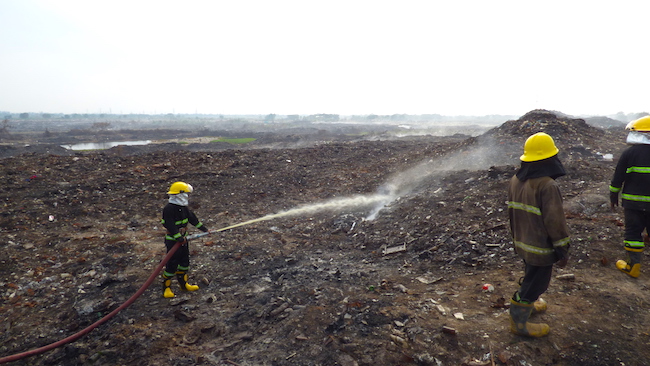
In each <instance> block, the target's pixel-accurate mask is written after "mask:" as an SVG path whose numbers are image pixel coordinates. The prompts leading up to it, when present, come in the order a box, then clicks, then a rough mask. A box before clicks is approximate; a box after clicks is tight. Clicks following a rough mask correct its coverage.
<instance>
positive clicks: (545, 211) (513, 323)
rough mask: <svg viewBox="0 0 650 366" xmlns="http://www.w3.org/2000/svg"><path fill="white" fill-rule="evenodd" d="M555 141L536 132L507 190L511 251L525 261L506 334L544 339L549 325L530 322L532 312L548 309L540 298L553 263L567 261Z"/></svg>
mask: <svg viewBox="0 0 650 366" xmlns="http://www.w3.org/2000/svg"><path fill="white" fill-rule="evenodd" d="M558 152H559V150H558V148H557V147H556V146H555V142H554V141H553V138H552V137H551V136H549V135H547V134H546V133H543V132H539V133H536V134H534V135H532V136H530V137H529V138H528V139H527V140H526V143H525V145H524V154H523V155H522V156H521V158H520V159H521V167H520V168H519V170H518V171H517V174H515V176H513V177H512V179H511V181H510V187H509V190H508V216H509V218H510V230H511V233H512V238H513V241H514V245H515V252H516V253H517V254H518V255H519V256H520V257H521V258H522V259H523V260H524V264H525V274H524V277H523V279H522V280H521V281H520V287H519V290H518V291H517V292H515V293H514V295H513V296H512V299H511V300H510V303H511V305H510V330H511V331H512V332H513V333H515V334H518V335H523V336H529V337H543V336H545V335H547V334H548V332H549V331H550V328H549V326H548V325H547V324H535V323H529V322H528V318H529V317H530V315H531V313H533V312H541V311H545V310H546V302H545V301H544V300H542V299H541V298H540V297H539V296H540V295H541V294H543V293H544V292H545V291H546V290H547V289H548V285H549V283H550V282H551V274H552V270H553V264H554V263H556V262H557V263H558V266H560V267H564V266H565V265H566V263H567V260H568V258H569V256H568V251H569V229H568V227H567V224H566V219H565V216H564V209H563V208H562V196H561V195H560V189H559V187H558V185H557V183H556V182H555V179H556V178H558V177H561V176H563V175H565V174H566V172H565V170H564V167H563V166H562V163H561V162H560V160H559V159H558V157H557V153H558Z"/></svg>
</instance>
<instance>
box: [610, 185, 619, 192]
mask: <svg viewBox="0 0 650 366" xmlns="http://www.w3.org/2000/svg"><path fill="white" fill-rule="evenodd" d="M609 191H610V192H614V193H618V192H620V191H621V188H616V187H614V186H609Z"/></svg>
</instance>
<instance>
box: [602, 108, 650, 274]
mask: <svg viewBox="0 0 650 366" xmlns="http://www.w3.org/2000/svg"><path fill="white" fill-rule="evenodd" d="M626 129H628V130H630V133H629V134H628V135H627V141H626V142H627V143H628V144H631V145H632V146H630V147H628V148H627V150H625V151H624V152H623V154H621V157H620V159H619V160H618V163H617V164H616V170H615V171H614V177H613V178H612V182H611V184H610V186H609V191H610V201H611V206H612V209H614V207H615V206H618V196H619V192H620V193H621V205H622V206H623V212H624V215H625V237H624V243H625V250H626V251H627V254H628V260H627V261H625V260H622V259H621V260H619V261H617V262H616V268H618V269H619V270H621V271H623V272H624V273H627V274H628V275H630V276H632V277H639V275H640V274H641V254H642V253H643V249H644V248H645V245H644V242H643V231H644V230H645V231H646V234H647V233H648V230H650V116H645V117H642V118H639V119H637V120H635V121H632V122H630V123H629V124H628V125H627V127H626ZM621 191H622V192H621Z"/></svg>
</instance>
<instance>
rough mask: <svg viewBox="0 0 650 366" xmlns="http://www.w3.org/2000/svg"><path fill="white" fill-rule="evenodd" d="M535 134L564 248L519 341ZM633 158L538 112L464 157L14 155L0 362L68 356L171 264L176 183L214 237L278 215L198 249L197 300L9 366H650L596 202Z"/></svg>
mask: <svg viewBox="0 0 650 366" xmlns="http://www.w3.org/2000/svg"><path fill="white" fill-rule="evenodd" d="M539 131H544V132H547V133H549V134H551V135H552V136H553V137H554V138H555V141H556V144H557V145H558V147H559V148H560V151H561V152H560V159H561V160H562V161H563V163H564V165H565V167H566V168H567V172H568V174H567V175H566V176H564V177H562V178H560V179H558V183H559V184H560V188H561V190H562V193H563V196H564V198H565V210H566V214H567V217H568V222H569V227H570V229H571V234H572V243H571V260H570V262H569V265H568V266H567V267H566V268H565V269H556V273H555V275H556V276H560V277H556V276H554V279H553V281H552V283H551V286H550V288H549V290H548V291H547V293H546V294H544V295H543V298H544V299H545V300H546V301H547V302H548V304H549V310H548V312H547V313H545V314H540V315H536V316H535V317H534V318H533V319H532V321H536V322H538V321H541V322H546V323H548V324H549V325H550V327H551V333H550V335H549V336H548V337H546V338H543V339H527V338H523V337H519V336H515V335H513V334H511V333H510V332H509V315H508V310H507V306H506V305H504V303H505V304H507V302H508V301H507V299H509V298H510V296H511V295H512V293H513V292H514V291H515V290H516V289H517V288H518V285H517V282H518V280H519V278H520V277H521V276H522V274H523V264H522V262H521V261H520V260H519V258H518V257H517V256H516V255H515V254H514V252H513V250H512V245H511V242H510V237H509V231H508V221H507V214H506V210H505V208H506V205H505V201H506V187H507V184H508V181H509V179H510V177H511V176H512V175H513V174H514V173H515V172H516V169H517V167H518V165H519V161H518V157H519V155H520V154H521V152H522V147H523V143H524V141H525V139H526V138H527V137H528V136H529V135H531V134H533V133H535V132H539ZM624 141H625V131H624V130H623V129H622V128H616V129H611V130H608V129H603V128H598V127H594V126H591V125H588V124H587V123H586V122H585V121H584V120H582V119H573V118H570V117H567V116H562V115H558V114H555V113H552V112H549V111H544V110H535V111H531V112H529V113H527V114H526V115H524V116H522V117H521V118H519V119H517V120H511V121H506V122H504V123H503V124H501V125H499V126H498V127H495V128H493V129H491V130H489V131H487V132H486V133H484V134H481V135H479V136H474V137H470V136H463V135H453V136H447V137H434V136H419V137H405V138H390V139H374V140H369V139H363V138H358V137H357V138H350V137H349V136H337V135H327V136H326V138H324V136H322V134H321V135H320V136H318V137H317V138H316V137H313V136H284V138H283V137H282V136H266V137H263V136H260V138H258V140H257V141H256V142H255V143H253V144H251V145H246V146H240V147H233V146H229V145H227V144H226V145H224V144H215V143H204V144H182V145H181V144H176V143H168V144H158V145H148V146H131V147H126V146H120V147H116V148H112V149H110V150H104V151H95V152H72V151H69V150H65V149H62V148H59V147H58V146H57V145H43V144H32V145H30V146H28V147H25V146H23V145H21V147H15V146H9V147H8V146H4V147H3V150H2V156H3V158H2V159H1V160H0V171H1V172H2V174H1V176H2V179H3V183H4V184H3V190H2V191H1V192H0V200H1V202H2V205H3V210H2V214H1V215H0V229H1V230H2V233H3V237H4V241H3V249H2V251H1V252H0V299H1V301H2V302H1V304H0V357H6V356H10V355H14V354H17V353H20V352H25V351H29V350H32V349H35V348H38V347H41V346H45V345H48V344H50V343H53V342H56V341H58V340H60V339H63V338H65V337H68V336H71V335H73V334H75V333H76V332H79V331H81V330H82V329H84V328H86V327H88V326H89V325H91V324H93V323H94V322H96V321H98V320H99V319H101V318H102V317H103V316H105V315H106V314H108V313H110V312H111V311H113V310H114V309H116V308H117V307H119V306H120V305H121V304H122V303H124V302H125V301H126V300H127V299H129V298H130V297H131V296H132V295H133V294H134V293H136V292H137V291H138V289H140V287H141V286H142V285H143V284H144V283H145V281H146V280H147V278H149V276H150V275H151V273H152V271H154V269H155V268H156V267H157V266H158V264H159V263H160V261H161V260H162V258H163V257H164V255H165V251H164V245H163V243H162V237H163V235H164V232H163V229H162V226H161V225H160V223H159V222H160V213H161V210H162V207H163V206H164V204H165V203H166V198H167V196H166V195H165V192H166V190H167V188H168V187H169V185H170V184H171V183H172V182H174V181H177V180H182V181H186V182H188V183H190V184H192V185H193V186H194V188H195V193H193V194H192V195H191V203H192V204H193V205H194V206H193V208H194V211H195V212H196V213H197V215H198V216H199V218H201V219H202V220H203V221H204V222H205V223H206V225H208V227H209V228H211V229H221V228H227V227H229V226H232V225H236V224H240V223H246V222H248V221H250V220H256V219H259V218H262V217H268V216H267V215H272V216H271V218H270V219H268V220H261V221H256V222H252V223H250V224H246V225H242V226H238V227H235V228H232V229H228V230H223V231H221V232H219V233H215V234H213V235H210V236H206V237H203V238H201V239H197V240H195V241H193V242H191V243H190V247H191V252H192V269H191V278H192V279H193V280H194V282H196V283H197V284H198V285H200V286H201V289H200V290H199V291H197V292H193V293H186V292H180V291H178V288H177V287H175V286H176V283H175V282H174V284H173V286H174V289H175V290H176V291H175V292H176V293H177V297H176V298H174V299H164V298H162V296H161V287H160V281H159V280H158V279H156V281H155V282H154V283H153V284H152V285H151V286H150V287H149V288H147V289H146V291H145V292H144V294H143V295H142V296H141V297H139V298H138V299H137V300H136V301H135V302H134V303H133V304H132V305H131V306H129V307H127V308H126V309H124V310H122V311H121V312H119V313H118V314H117V315H116V316H115V317H113V318H111V319H110V320H108V321H107V322H106V323H104V324H102V325H100V326H99V327H97V328H96V329H94V330H93V331H91V332H90V333H89V334H87V335H85V336H84V337H82V338H80V339H79V340H77V341H75V342H72V343H69V344H67V345H64V346H62V347H59V348H56V349H54V350H51V351H48V352H46V353H43V354H39V355H34V356H31V357H27V358H24V359H21V360H19V361H15V362H13V363H12V364H17V365H135V364H137V365H179V366H181V365H247V366H252V365H345V366H352V365H643V364H646V363H647V360H648V359H650V348H649V347H648V343H650V334H649V331H648V327H649V325H650V318H649V317H650V315H648V314H649V312H648V309H649V308H650V295H649V293H648V285H649V284H650V282H649V280H648V275H647V274H645V273H642V275H641V276H640V277H639V278H638V279H633V278H629V277H627V276H625V275H624V274H622V273H620V272H618V270H617V269H616V268H615V266H614V262H615V261H616V259H619V258H621V257H622V255H623V248H622V239H623V226H622V225H623V213H622V211H621V209H620V208H619V211H616V212H612V211H611V210H610V209H609V201H608V189H607V187H608V184H609V180H610V178H611V175H612V174H613V170H614V166H615V163H616V158H617V157H618V156H620V153H621V151H622V150H623V149H625V148H626V145H625V143H624ZM606 154H613V157H614V159H613V160H610V159H608V158H607V155H606ZM194 232H198V231H194ZM486 283H490V284H492V285H493V287H494V291H485V290H483V285H484V284H486Z"/></svg>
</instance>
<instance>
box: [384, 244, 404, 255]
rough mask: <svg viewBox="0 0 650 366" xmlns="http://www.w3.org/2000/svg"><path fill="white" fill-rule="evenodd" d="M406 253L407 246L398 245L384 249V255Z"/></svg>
mask: <svg viewBox="0 0 650 366" xmlns="http://www.w3.org/2000/svg"><path fill="white" fill-rule="evenodd" d="M404 251H406V244H402V245H398V246H396V247H391V248H386V247H384V250H383V251H382V253H383V254H384V255H387V254H393V253H398V252H404Z"/></svg>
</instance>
